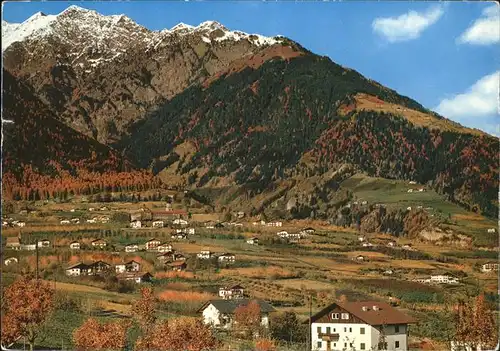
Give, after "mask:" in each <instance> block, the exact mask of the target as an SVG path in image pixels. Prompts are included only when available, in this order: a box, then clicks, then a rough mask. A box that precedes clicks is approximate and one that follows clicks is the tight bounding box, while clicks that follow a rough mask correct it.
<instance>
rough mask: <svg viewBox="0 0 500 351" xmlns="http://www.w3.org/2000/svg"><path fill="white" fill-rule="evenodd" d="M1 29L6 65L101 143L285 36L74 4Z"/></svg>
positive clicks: (64, 118)
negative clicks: (155, 20)
mask: <svg viewBox="0 0 500 351" xmlns="http://www.w3.org/2000/svg"><path fill="white" fill-rule="evenodd" d="M2 31H3V34H2V50H3V57H4V67H5V69H6V70H8V71H9V72H10V73H12V74H13V75H14V76H16V77H18V78H21V79H22V80H23V81H25V82H26V83H28V84H29V85H31V86H32V87H33V88H34V92H35V95H37V96H38V98H40V99H41V100H42V101H43V102H45V103H46V104H47V106H48V107H49V108H50V109H51V110H53V111H54V112H55V115H57V116H58V118H59V119H60V120H61V121H63V122H64V123H66V124H67V125H69V126H71V127H72V128H74V129H76V130H78V131H80V132H82V133H84V134H86V135H87V136H91V137H94V138H96V139H97V140H98V141H99V142H102V143H106V144H109V143H111V142H115V141H117V140H119V139H120V138H121V136H122V135H123V134H124V133H125V132H126V130H127V128H128V127H129V126H130V125H131V124H132V123H134V122H137V121H138V120H140V119H141V118H143V117H144V116H146V115H147V113H148V111H150V110H152V109H154V108H155V107H156V106H157V105H158V104H159V103H162V102H165V101H167V100H168V99H170V98H172V97H173V96H175V95H176V94H177V93H179V92H181V91H183V90H184V89H185V88H186V87H188V86H189V85H191V84H193V83H197V82H200V81H202V80H204V79H205V78H206V77H209V76H211V75H213V74H215V73H216V72H219V71H221V70H223V69H225V68H226V67H228V66H229V65H230V64H231V63H232V62H233V61H235V60H238V59H241V58H242V57H245V56H247V55H252V54H255V53H257V52H259V51H260V50H261V49H263V48H265V47H266V46H269V45H272V44H276V43H279V42H281V41H283V38H281V37H276V38H267V37H263V36H260V35H249V34H246V33H243V32H238V31H230V30H229V29H227V28H226V27H224V26H222V25H221V24H219V23H217V22H212V21H210V22H204V23H202V24H200V25H199V26H197V27H193V26H189V25H185V24H182V23H181V24H179V25H177V26H175V27H173V28H172V29H165V30H163V31H150V30H148V29H146V28H144V27H142V26H140V25H138V24H137V23H135V22H134V21H132V20H131V19H130V18H128V17H126V16H124V15H118V16H103V15H100V14H98V13H97V12H95V11H92V10H86V9H82V8H79V7H77V6H70V7H69V8H68V9H66V10H65V11H63V12H61V13H60V14H58V15H45V14H43V13H37V14H35V15H33V16H32V17H30V18H29V19H28V20H26V21H25V22H23V23H21V24H12V23H6V22H2Z"/></svg>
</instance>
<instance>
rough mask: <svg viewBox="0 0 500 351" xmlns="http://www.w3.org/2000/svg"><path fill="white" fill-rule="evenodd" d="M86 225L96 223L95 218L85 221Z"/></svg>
mask: <svg viewBox="0 0 500 351" xmlns="http://www.w3.org/2000/svg"><path fill="white" fill-rule="evenodd" d="M86 222H87V223H96V219H95V218H92V219H87V221H86Z"/></svg>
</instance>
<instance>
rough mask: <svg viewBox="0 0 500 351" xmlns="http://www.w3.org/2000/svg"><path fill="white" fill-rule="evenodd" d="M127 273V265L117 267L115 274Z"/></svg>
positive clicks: (122, 264)
mask: <svg viewBox="0 0 500 351" xmlns="http://www.w3.org/2000/svg"><path fill="white" fill-rule="evenodd" d="M126 271H127V266H126V265H125V263H121V264H117V265H115V272H116V273H123V272H126Z"/></svg>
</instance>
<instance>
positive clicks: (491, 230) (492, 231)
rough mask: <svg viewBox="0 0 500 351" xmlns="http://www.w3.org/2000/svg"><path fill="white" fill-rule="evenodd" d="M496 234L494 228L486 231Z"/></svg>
mask: <svg viewBox="0 0 500 351" xmlns="http://www.w3.org/2000/svg"><path fill="white" fill-rule="evenodd" d="M495 232H496V229H495V228H490V229H488V233H495Z"/></svg>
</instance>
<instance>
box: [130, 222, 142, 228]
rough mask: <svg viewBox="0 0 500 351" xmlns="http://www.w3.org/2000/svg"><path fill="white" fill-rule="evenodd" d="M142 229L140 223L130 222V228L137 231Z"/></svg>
mask: <svg viewBox="0 0 500 351" xmlns="http://www.w3.org/2000/svg"><path fill="white" fill-rule="evenodd" d="M141 227H142V223H141V221H132V222H130V228H134V229H138V228H141Z"/></svg>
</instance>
